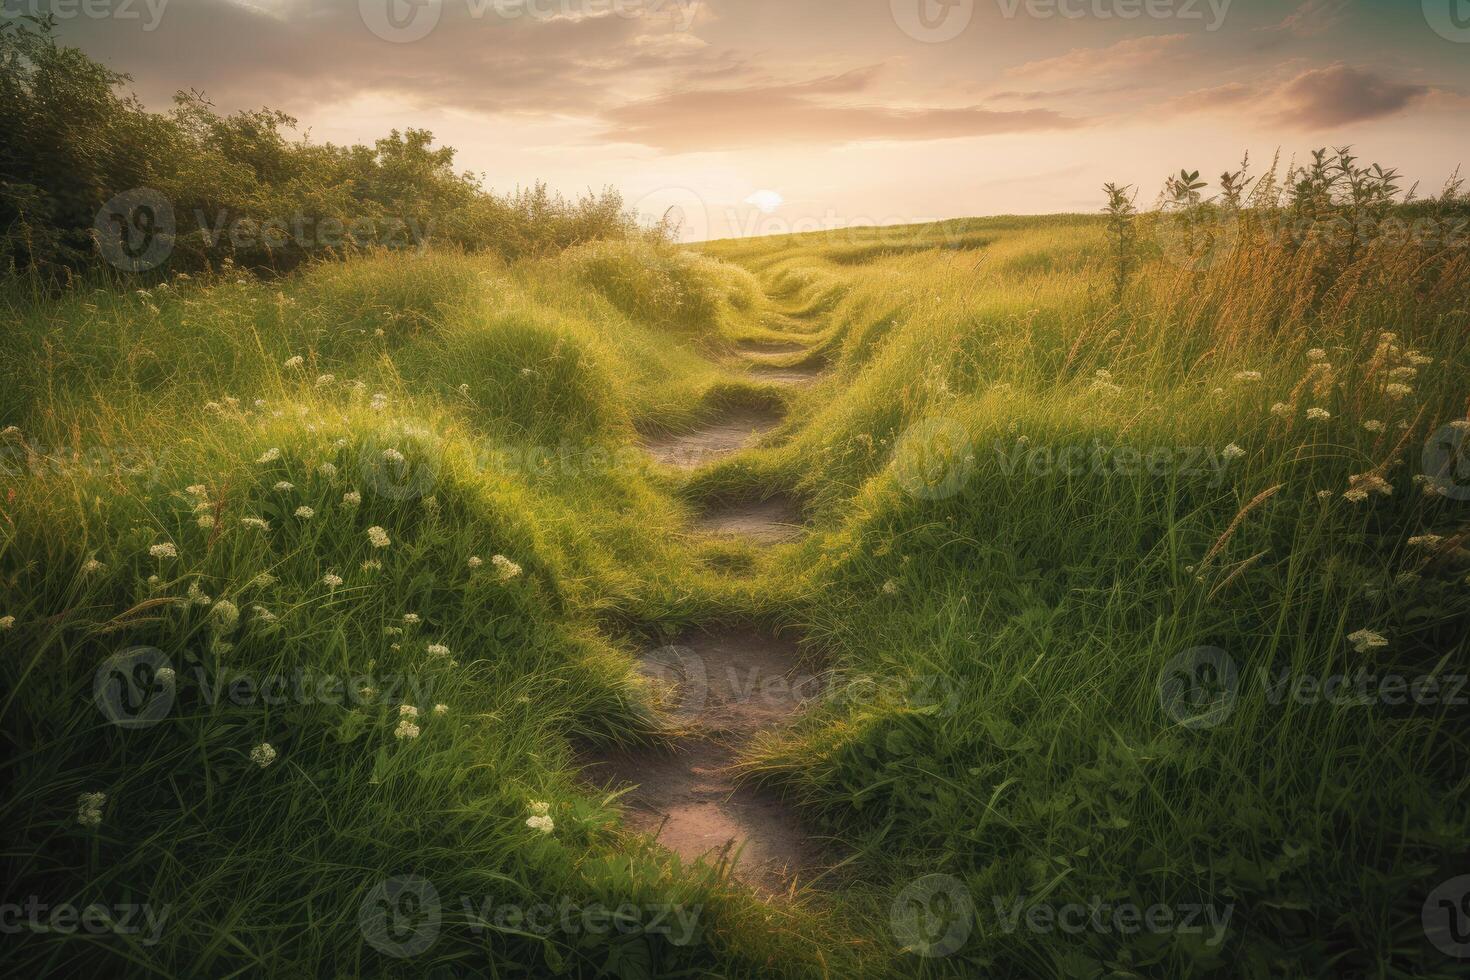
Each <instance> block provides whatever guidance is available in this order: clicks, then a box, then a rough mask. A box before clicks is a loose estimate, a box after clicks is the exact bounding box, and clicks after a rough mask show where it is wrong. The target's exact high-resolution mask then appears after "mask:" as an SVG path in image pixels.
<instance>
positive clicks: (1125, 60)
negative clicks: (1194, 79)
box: [1006, 34, 1190, 80]
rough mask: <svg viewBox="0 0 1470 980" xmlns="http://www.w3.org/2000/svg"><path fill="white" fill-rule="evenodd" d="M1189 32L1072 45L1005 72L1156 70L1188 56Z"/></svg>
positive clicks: (1074, 74) (1063, 74) (1079, 74)
mask: <svg viewBox="0 0 1470 980" xmlns="http://www.w3.org/2000/svg"><path fill="white" fill-rule="evenodd" d="M1189 41H1190V36H1189V35H1188V34H1151V35H1148V36H1147V37H1134V38H1129V39H1127V40H1125V41H1119V42H1117V43H1116V44H1112V45H1109V46H1108V47H1105V48H1073V49H1072V50H1071V51H1068V52H1067V53H1066V54H1061V55H1057V56H1056V57H1053V58H1042V59H1040V60H1038V61H1028V62H1026V63H1025V64H1023V65H1018V66H1016V67H1014V68H1011V69H1010V70H1008V71H1007V72H1006V74H1007V75H1011V76H1014V77H1020V78H1036V77H1041V76H1046V77H1052V78H1063V79H1077V80H1082V79H1086V78H1092V77H1095V76H1099V75H1117V74H1123V73H1131V72H1138V71H1144V70H1157V69H1158V68H1159V67H1160V66H1161V65H1164V64H1166V63H1171V62H1178V61H1182V60H1183V59H1185V58H1187V57H1189V53H1188V51H1186V50H1185V49H1186V47H1187V46H1188V44H1189Z"/></svg>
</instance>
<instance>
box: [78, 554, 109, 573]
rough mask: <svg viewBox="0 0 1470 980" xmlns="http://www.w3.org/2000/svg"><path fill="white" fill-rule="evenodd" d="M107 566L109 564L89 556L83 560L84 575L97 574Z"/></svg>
mask: <svg viewBox="0 0 1470 980" xmlns="http://www.w3.org/2000/svg"><path fill="white" fill-rule="evenodd" d="M105 568H107V566H106V565H104V564H102V563H101V562H100V561H98V560H97V559H96V558H88V559H87V560H86V561H84V562H82V574H83V575H96V574H97V573H98V572H100V571H102V570H104V569H105Z"/></svg>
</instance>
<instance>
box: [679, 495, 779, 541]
mask: <svg viewBox="0 0 1470 980" xmlns="http://www.w3.org/2000/svg"><path fill="white" fill-rule="evenodd" d="M695 530H697V531H700V532H701V533H704V534H713V535H718V536H720V537H733V538H745V539H746V540H749V541H753V542H755V543H756V544H784V543H786V542H788V541H796V540H799V539H800V538H801V536H802V535H803V534H805V533H806V529H805V528H804V527H803V526H802V516H801V508H800V507H799V506H798V505H797V503H796V501H795V500H793V499H792V498H790V497H788V496H785V495H778V496H775V497H771V498H769V499H767V500H761V501H744V502H732V503H720V504H716V505H714V506H712V507H709V508H707V509H706V510H705V511H704V513H702V514H701V515H700V516H699V519H698V521H697V522H696V523H695Z"/></svg>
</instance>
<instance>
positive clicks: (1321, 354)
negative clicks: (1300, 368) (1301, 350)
mask: <svg viewBox="0 0 1470 980" xmlns="http://www.w3.org/2000/svg"><path fill="white" fill-rule="evenodd" d="M1307 360H1309V361H1325V360H1327V352H1326V351H1325V350H1323V349H1322V348H1320V347H1313V348H1312V349H1311V350H1309V351H1307Z"/></svg>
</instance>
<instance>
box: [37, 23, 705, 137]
mask: <svg viewBox="0 0 1470 980" xmlns="http://www.w3.org/2000/svg"><path fill="white" fill-rule="evenodd" d="M384 2H388V0H384ZM545 6H546V7H548V8H551V7H556V6H557V5H555V4H547V5H545ZM676 8H677V5H674V6H671V7H669V9H671V10H673V9H676ZM440 9H441V11H442V13H441V15H440V19H439V21H438V22H437V25H436V26H435V27H434V29H433V30H432V31H431V32H430V33H429V34H428V35H427V36H426V37H423V38H422V39H420V40H416V41H412V42H410V43H390V42H389V41H385V40H383V39H382V38H380V37H378V36H376V35H375V34H374V33H373V32H372V31H371V30H370V29H369V28H368V26H367V24H366V23H365V22H364V18H363V16H362V14H361V12H360V10H359V5H358V0H189V2H187V3H183V2H179V3H171V4H169V6H168V8H167V13H166V15H165V16H164V17H163V18H161V20H160V23H159V25H158V28H157V30H154V31H151V32H143V31H124V30H121V29H118V27H117V25H116V24H113V23H108V22H105V21H94V20H91V19H88V18H76V19H72V20H68V21H64V22H63V23H62V35H61V36H62V40H63V41H65V42H66V43H70V44H78V45H80V46H81V47H83V48H84V49H86V50H87V51H88V52H89V53H91V54H93V55H94V56H97V57H99V58H100V59H101V60H103V61H104V63H106V64H108V65H109V66H111V67H114V68H117V69H118V70H121V71H127V72H129V73H131V74H132V75H133V76H134V78H135V86H134V87H135V88H136V89H137V90H138V92H139V93H140V95H142V96H143V98H144V99H145V101H147V102H148V103H149V105H151V106H153V107H155V108H161V107H162V106H164V105H166V103H167V100H168V98H169V97H170V96H171V95H172V93H173V92H174V91H175V90H177V89H180V88H198V89H201V90H202V91H204V92H205V93H206V94H207V95H208V96H209V97H210V98H211V99H212V100H213V101H215V103H216V104H218V105H219V106H221V107H222V108H224V109H235V108H242V107H247V106H250V107H253V106H259V105H261V104H267V105H272V106H275V107H279V108H283V109H286V110H287V111H290V112H294V113H297V114H300V115H303V116H312V115H317V114H318V112H317V110H318V109H319V108H320V107H321V106H323V105H331V104H334V103H341V102H347V101H351V100H353V99H356V98H358V97H360V96H364V95H382V96H389V97H392V98H393V99H394V100H396V101H402V102H408V103H411V104H414V105H418V106H420V107H424V108H448V109H461V110H466V111H470V112H479V113H483V114H495V113H519V112H538V113H577V112H579V111H581V112H588V113H589V114H590V113H591V112H593V111H595V110H596V108H597V107H599V106H601V105H609V104H614V103H615V102H617V101H619V100H620V99H625V98H627V95H626V93H627V92H629V90H630V89H631V90H632V91H633V92H635V93H636V92H644V93H647V92H652V91H656V90H657V87H658V86H660V85H663V84H666V81H667V78H668V77H669V75H670V74H671V73H677V72H680V71H685V70H690V71H692V70H695V69H696V68H698V67H699V66H701V65H705V64H722V63H724V62H723V61H722V59H721V58H720V57H718V56H714V55H710V54H708V53H706V46H705V42H704V41H703V40H701V39H700V38H699V37H698V36H697V34H695V33H694V32H692V31H681V30H679V29H678V25H677V23H676V22H675V21H674V20H672V19H671V18H670V17H669V16H652V15H649V16H631V15H629V16H623V15H617V14H608V15H604V16H549V17H547V16H532V15H529V14H527V13H525V12H524V11H518V12H517V11H512V12H513V13H515V15H514V16H508V15H503V14H501V13H497V10H502V9H510V8H507V7H506V0H499V6H497V5H496V3H494V2H492V0H474V2H469V0H465V2H445V3H443V5H442V7H441V8H440ZM620 9H621V8H620ZM628 9H631V10H634V11H637V10H638V9H640V8H638V6H637V5H628ZM619 93H623V94H621V95H620V94H619Z"/></svg>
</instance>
